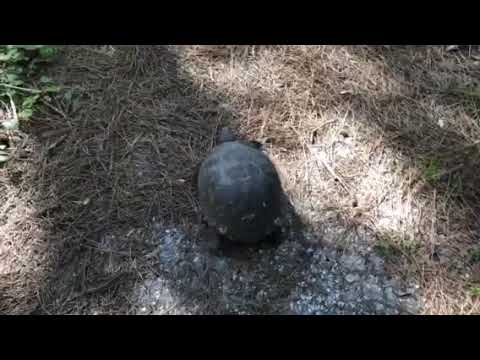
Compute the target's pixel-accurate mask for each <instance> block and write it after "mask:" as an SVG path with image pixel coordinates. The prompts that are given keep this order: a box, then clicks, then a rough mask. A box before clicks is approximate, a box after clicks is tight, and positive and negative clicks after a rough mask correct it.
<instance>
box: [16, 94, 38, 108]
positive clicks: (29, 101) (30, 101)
mask: <svg viewBox="0 0 480 360" xmlns="http://www.w3.org/2000/svg"><path fill="white" fill-rule="evenodd" d="M39 97H40V95H33V96H28V97H26V98H25V99H24V100H23V102H22V107H21V108H22V110H24V109H30V108H32V107H33V105H35V103H36V102H37V100H38V98H39Z"/></svg>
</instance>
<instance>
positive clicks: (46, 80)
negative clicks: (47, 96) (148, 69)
mask: <svg viewBox="0 0 480 360" xmlns="http://www.w3.org/2000/svg"><path fill="white" fill-rule="evenodd" d="M40 82H41V83H43V84H49V83H52V82H53V81H52V79H51V78H49V77H48V76H41V77H40Z"/></svg>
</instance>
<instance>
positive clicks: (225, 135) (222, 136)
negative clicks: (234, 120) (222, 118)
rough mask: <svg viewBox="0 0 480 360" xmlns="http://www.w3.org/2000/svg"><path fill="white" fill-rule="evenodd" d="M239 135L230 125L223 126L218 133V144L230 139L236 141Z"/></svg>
mask: <svg viewBox="0 0 480 360" xmlns="http://www.w3.org/2000/svg"><path fill="white" fill-rule="evenodd" d="M236 140H237V137H236V136H235V134H234V133H233V131H232V130H231V129H230V128H229V127H226V126H225V127H222V128H221V129H220V132H219V134H218V144H223V143H226V142H230V141H236Z"/></svg>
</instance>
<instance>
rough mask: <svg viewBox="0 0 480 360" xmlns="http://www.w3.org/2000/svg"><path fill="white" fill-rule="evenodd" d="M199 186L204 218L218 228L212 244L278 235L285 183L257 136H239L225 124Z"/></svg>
mask: <svg viewBox="0 0 480 360" xmlns="http://www.w3.org/2000/svg"><path fill="white" fill-rule="evenodd" d="M197 190H198V197H199V205H200V212H201V215H202V217H203V223H204V224H205V225H206V226H207V228H208V229H210V230H214V235H215V236H213V237H210V240H213V243H214V245H212V246H213V248H219V247H222V245H228V244H230V245H234V244H243V245H253V244H259V243H261V242H263V241H264V240H277V239H276V235H277V234H278V232H279V231H280V230H281V210H280V208H281V197H282V194H283V191H282V185H281V181H280V178H279V176H278V172H277V170H276V168H275V166H274V165H273V163H272V162H271V160H270V159H269V157H268V156H267V155H266V154H265V153H264V152H263V151H262V150H261V144H259V143H258V142H255V141H253V142H246V141H241V140H238V139H237V138H236V136H234V134H233V133H232V131H231V130H230V129H229V128H223V129H222V130H221V131H220V136H219V139H218V143H217V145H216V147H215V148H214V150H213V151H212V153H211V154H210V155H209V156H208V157H207V158H206V159H205V160H204V161H203V162H202V164H201V166H200V168H199V170H198V177H197ZM225 243H227V244H225Z"/></svg>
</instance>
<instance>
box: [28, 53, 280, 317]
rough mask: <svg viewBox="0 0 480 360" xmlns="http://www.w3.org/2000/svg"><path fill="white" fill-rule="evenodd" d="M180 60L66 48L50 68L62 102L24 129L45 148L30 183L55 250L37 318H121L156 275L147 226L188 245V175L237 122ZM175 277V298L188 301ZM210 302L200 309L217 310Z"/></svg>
mask: <svg viewBox="0 0 480 360" xmlns="http://www.w3.org/2000/svg"><path fill="white" fill-rule="evenodd" d="M178 56H179V55H178V54H177V53H176V52H175V50H174V49H173V48H170V47H167V46H149V47H140V46H132V47H116V48H115V49H114V48H108V47H95V46H91V47H71V48H67V49H66V50H65V51H64V53H63V57H62V59H61V63H59V64H57V65H56V67H55V69H54V73H53V74H52V76H53V77H54V78H55V79H56V81H58V82H60V83H61V84H62V85H63V86H64V88H65V89H67V93H66V98H65V99H57V100H55V101H52V103H51V104H50V106H49V107H48V111H46V112H45V113H43V114H40V115H39V116H38V119H37V120H36V121H35V124H34V126H32V127H31V129H29V130H28V131H29V132H30V134H31V135H32V136H33V137H34V138H35V139H37V140H38V141H39V142H40V143H41V144H42V149H41V151H42V155H43V156H42V161H41V162H40V163H39V169H38V172H37V173H36V178H35V184H36V189H37V191H38V192H39V194H41V195H40V199H39V203H41V204H42V209H43V210H42V212H41V214H40V217H41V221H43V222H44V223H48V224H49V226H48V234H47V235H46V237H47V238H48V241H49V244H50V245H51V246H52V249H53V248H55V251H56V252H55V253H56V254H58V257H57V259H56V267H55V270H54V271H53V272H52V273H51V274H50V278H49V282H48V285H47V286H46V287H45V288H44V289H43V290H42V291H41V292H40V294H39V298H40V301H39V305H38V307H37V309H36V313H48V314H50V313H62V314H65V313H88V312H91V311H93V310H92V309H96V311H99V312H102V313H128V312H129V311H130V310H129V309H130V306H131V304H129V301H130V300H129V293H130V292H131V288H132V286H133V285H134V284H135V283H136V281H137V280H138V279H140V278H142V277H143V276H144V275H145V274H147V273H152V272H153V273H155V272H156V268H155V261H153V260H152V257H151V256H150V255H151V253H152V252H155V251H156V248H155V244H152V243H150V242H149V237H150V236H151V230H152V224H155V225H156V226H157V228H158V227H160V228H175V229H180V230H181V231H182V232H184V233H185V234H186V235H187V237H188V238H189V239H190V240H189V241H191V242H193V241H195V239H196V234H197V230H198V229H197V227H196V224H197V223H198V216H197V213H196V195H195V188H194V181H193V180H194V179H193V176H194V173H195V168H196V167H197V166H198V164H199V163H200V161H201V160H202V159H203V158H204V157H205V155H206V154H207V153H208V152H209V151H210V150H211V148H212V146H213V144H214V137H215V134H216V130H217V128H218V127H219V125H221V124H231V125H233V126H234V127H235V125H234V124H235V121H236V119H235V115H234V114H232V113H231V112H229V110H228V109H227V108H226V107H225V106H223V105H224V104H225V101H224V99H223V98H222V96H221V95H219V94H213V93H209V92H207V91H204V90H202V89H200V88H199V87H198V86H196V85H194V84H193V83H192V82H191V81H190V79H189V77H188V75H187V74H186V73H185V72H184V71H183V69H182V68H181V66H179V63H178V59H177V57H178ZM197 240H198V239H197ZM185 244H186V246H187V247H188V246H190V245H192V244H191V243H188V242H187V243H185ZM160 251H162V249H160ZM190 253H191V252H190ZM152 261H153V262H152ZM267 277H268V275H267ZM177 280H178V279H176V278H170V280H169V281H168V282H169V285H168V286H169V287H170V288H171V289H172V291H174V292H176V296H178V297H180V298H181V297H183V296H191V294H182V291H185V288H183V287H182V288H178V289H176V290H175V288H176V281H177ZM197 280H199V281H200V282H201V284H200V285H201V286H203V287H204V288H208V281H207V280H204V279H203V278H201V277H200V278H197ZM205 281H207V282H205ZM270 282H271V284H272V286H276V285H275V284H276V280H271V281H270ZM259 284H260V283H259ZM282 291H287V292H288V289H285V287H282ZM212 294H214V293H211V295H210V296H208V297H207V298H205V303H204V304H203V306H201V310H200V311H204V310H205V309H207V308H208V309H211V310H212V309H213V308H214V306H215V304H218V303H220V301H214V300H213V299H212ZM197 298H201V296H200V297H197ZM212 311H213V310H212ZM216 311H221V309H217V310H216Z"/></svg>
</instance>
